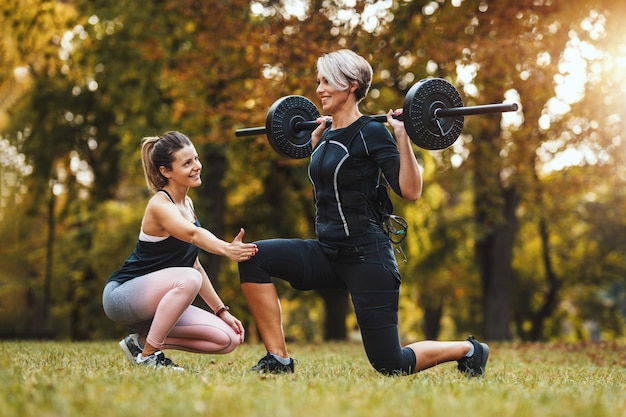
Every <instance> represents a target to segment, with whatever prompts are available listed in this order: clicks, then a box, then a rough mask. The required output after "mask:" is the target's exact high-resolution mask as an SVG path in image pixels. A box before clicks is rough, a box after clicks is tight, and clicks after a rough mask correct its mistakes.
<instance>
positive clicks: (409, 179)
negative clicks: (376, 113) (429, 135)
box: [387, 110, 422, 201]
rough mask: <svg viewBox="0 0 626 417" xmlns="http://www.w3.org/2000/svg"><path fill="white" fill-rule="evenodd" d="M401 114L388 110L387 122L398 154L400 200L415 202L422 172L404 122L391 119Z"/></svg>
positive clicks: (398, 111) (420, 193)
mask: <svg viewBox="0 0 626 417" xmlns="http://www.w3.org/2000/svg"><path fill="white" fill-rule="evenodd" d="M401 113H402V110H396V111H392V110H389V112H388V113H387V122H388V123H389V124H390V125H391V127H393V135H394V137H395V138H396V144H397V146H398V152H399V153H400V174H399V185H400V190H401V191H402V198H404V199H405V200H410V201H415V200H417V199H418V198H420V196H421V195H422V172H421V170H420V168H419V165H418V163H417V159H416V158H415V153H414V152H413V148H412V147H411V140H410V138H409V135H408V133H407V132H406V128H405V127H404V122H402V121H400V120H398V119H394V118H393V117H392V116H393V115H398V114H401Z"/></svg>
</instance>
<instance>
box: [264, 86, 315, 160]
mask: <svg viewBox="0 0 626 417" xmlns="http://www.w3.org/2000/svg"><path fill="white" fill-rule="evenodd" d="M319 116H320V112H319V110H318V109H317V107H315V104H313V102H312V101H311V100H309V99H308V98H306V97H302V96H285V97H282V98H279V99H278V100H276V101H275V102H274V104H272V107H270V109H269V111H268V112H267V117H266V118H265V128H266V132H265V133H266V134H267V140H268V142H269V143H270V145H271V146H272V148H274V150H275V151H276V152H278V153H279V154H280V155H282V156H286V157H288V158H294V159H302V158H306V157H308V156H310V155H311V152H312V148H311V131H310V130H297V129H296V127H295V125H296V123H297V122H305V121H312V120H315V119H317V118H318V117H319Z"/></svg>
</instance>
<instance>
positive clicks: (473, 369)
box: [457, 335, 489, 377]
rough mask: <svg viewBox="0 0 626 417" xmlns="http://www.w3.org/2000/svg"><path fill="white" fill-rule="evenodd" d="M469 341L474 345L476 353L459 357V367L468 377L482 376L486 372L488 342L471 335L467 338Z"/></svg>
mask: <svg viewBox="0 0 626 417" xmlns="http://www.w3.org/2000/svg"><path fill="white" fill-rule="evenodd" d="M467 341H468V342H470V343H471V344H472V345H474V353H473V354H472V356H470V357H463V358H461V359H459V360H458V361H457V362H458V363H459V365H458V367H457V368H458V370H459V371H461V373H463V374H465V375H466V376H468V377H476V376H481V375H482V374H484V373H485V368H486V367H487V359H488V358H489V346H487V344H486V343H480V342H479V341H478V340H476V339H475V338H474V336H471V335H470V336H469V337H468V338H467Z"/></svg>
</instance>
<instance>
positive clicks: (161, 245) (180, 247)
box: [107, 190, 200, 283]
mask: <svg viewBox="0 0 626 417" xmlns="http://www.w3.org/2000/svg"><path fill="white" fill-rule="evenodd" d="M159 191H163V192H164V193H166V194H167V196H168V198H169V199H170V200H172V197H171V196H170V195H169V193H168V192H167V191H165V190H159ZM172 202H173V200H172ZM195 225H196V226H197V227H200V222H199V221H198V218H197V217H196V221H195ZM199 252H200V249H199V248H198V247H197V246H194V245H192V244H191V243H187V242H183V241H182V240H178V239H176V238H175V237H173V236H169V237H167V238H166V239H164V240H161V241H159V242H145V241H142V240H138V241H137V245H136V246H135V249H134V250H133V251H132V253H131V254H130V255H129V256H128V258H126V261H125V262H124V264H123V265H122V267H121V268H120V269H118V270H117V271H115V272H113V274H111V276H110V277H109V279H108V280H107V283H108V282H110V281H116V282H119V283H123V282H126V281H128V280H130V279H133V278H136V277H140V276H142V275H146V274H149V273H151V272H155V271H159V270H161V269H165V268H171V267H180V266H182V267H192V266H193V265H194V263H195V261H196V258H197V257H198V253H199Z"/></svg>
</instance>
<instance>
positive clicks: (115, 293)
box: [102, 267, 240, 353]
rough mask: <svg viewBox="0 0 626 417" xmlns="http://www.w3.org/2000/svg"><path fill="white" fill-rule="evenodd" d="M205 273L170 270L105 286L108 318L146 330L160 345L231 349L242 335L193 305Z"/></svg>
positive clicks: (199, 350)
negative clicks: (202, 274)
mask: <svg viewBox="0 0 626 417" xmlns="http://www.w3.org/2000/svg"><path fill="white" fill-rule="evenodd" d="M201 285H202V276H201V275H200V273H199V272H198V271H196V270H195V269H193V268H184V267H176V268H167V269H163V270H160V271H156V272H152V273H150V274H147V275H144V276H141V277H137V278H134V279H131V280H130V281H127V282H125V283H123V284H119V283H116V282H110V283H108V284H107V285H106V286H105V287H104V292H103V295H102V306H103V308H104V312H105V313H106V315H107V317H109V318H110V319H111V320H112V321H114V322H116V323H120V324H123V325H125V326H127V327H128V328H130V329H133V330H134V331H137V332H139V333H140V334H144V335H146V339H147V341H148V343H150V344H151V345H152V346H154V347H156V348H158V349H178V350H184V351H187V352H196V353H229V352H232V351H233V350H234V349H235V348H236V347H237V346H239V344H240V337H239V335H238V334H237V333H235V331H234V330H233V329H232V328H231V327H230V326H229V325H227V324H226V323H224V321H222V319H220V318H219V317H217V316H215V315H214V314H212V313H210V312H208V311H206V310H203V309H201V308H198V307H195V306H192V305H191V303H192V302H193V300H194V299H195V298H196V296H197V295H198V292H199V291H200V286H201Z"/></svg>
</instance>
